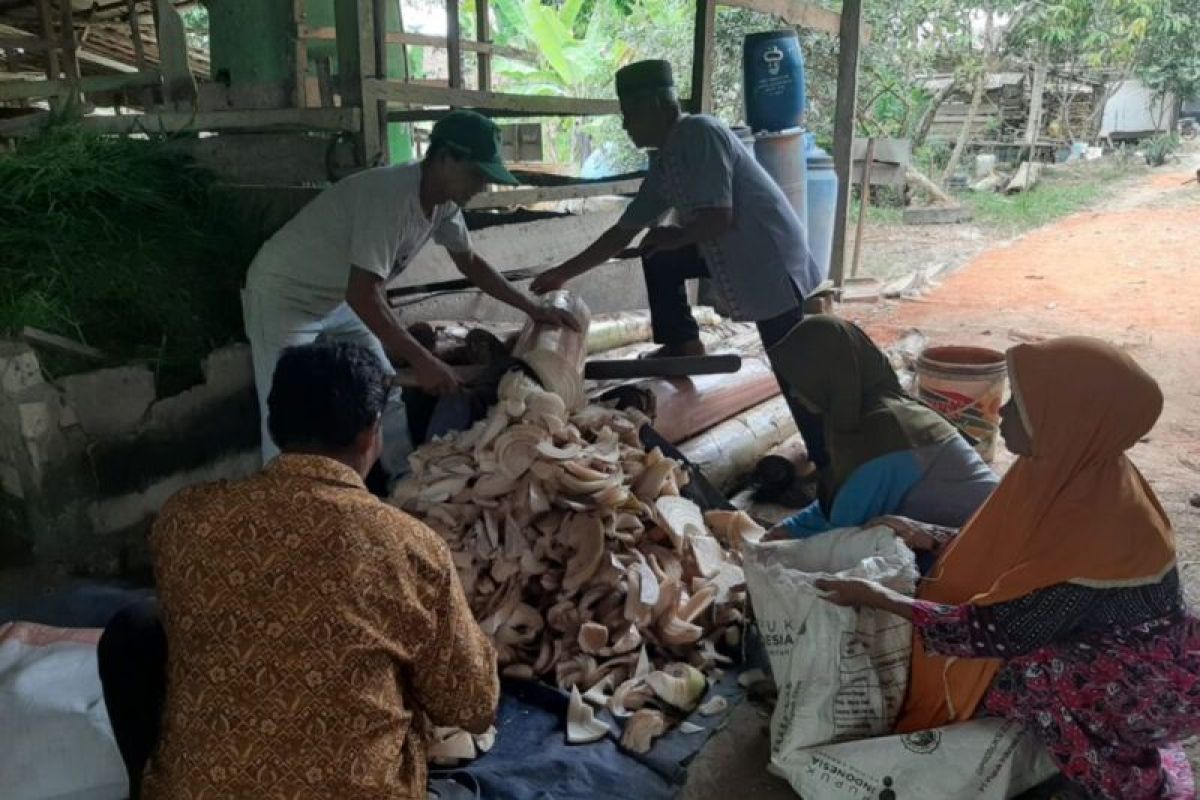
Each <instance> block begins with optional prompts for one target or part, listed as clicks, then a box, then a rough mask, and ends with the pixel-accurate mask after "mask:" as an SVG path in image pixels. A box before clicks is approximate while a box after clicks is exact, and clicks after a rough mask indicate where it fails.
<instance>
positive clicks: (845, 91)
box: [829, 0, 862, 286]
mask: <svg viewBox="0 0 1200 800" xmlns="http://www.w3.org/2000/svg"><path fill="white" fill-rule="evenodd" d="M861 29H862V0H843V2H842V18H841V31H840V33H839V36H838V39H839V41H838V80H837V102H836V104H835V107H834V116H833V120H834V122H833V166H834V170H835V171H836V172H837V178H838V197H837V207H836V208H835V209H834V217H833V252H832V253H831V254H830V258H829V277H830V279H831V280H832V281H833V282H834V285H836V286H841V285H842V284H843V283H844V279H845V266H846V265H845V262H846V216H847V214H848V213H849V211H850V159H851V155H852V150H853V147H854V109H855V105H856V103H857V96H858V47H859V41H860V37H859V34H860V33H861Z"/></svg>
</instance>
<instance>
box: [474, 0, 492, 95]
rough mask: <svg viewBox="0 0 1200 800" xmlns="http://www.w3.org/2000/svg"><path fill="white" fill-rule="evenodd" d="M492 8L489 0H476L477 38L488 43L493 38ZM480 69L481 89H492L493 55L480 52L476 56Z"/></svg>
mask: <svg viewBox="0 0 1200 800" xmlns="http://www.w3.org/2000/svg"><path fill="white" fill-rule="evenodd" d="M490 13H491V8H490V4H489V3H488V0H475V40H476V41H477V42H479V43H480V44H486V43H488V42H491V40H492V20H491V18H490V16H489V15H490ZM475 60H476V63H477V64H478V70H479V90H480V91H482V92H490V91H491V90H492V56H491V54H490V53H479V55H477V56H476V58H475Z"/></svg>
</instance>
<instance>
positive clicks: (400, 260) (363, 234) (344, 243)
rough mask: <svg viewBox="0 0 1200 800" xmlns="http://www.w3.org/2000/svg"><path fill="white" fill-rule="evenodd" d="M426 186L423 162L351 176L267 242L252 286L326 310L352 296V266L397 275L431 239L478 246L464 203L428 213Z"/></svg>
mask: <svg viewBox="0 0 1200 800" xmlns="http://www.w3.org/2000/svg"><path fill="white" fill-rule="evenodd" d="M420 186H421V165H420V163H419V162H412V163H409V164H396V165H393V166H390V167H378V168H376V169H368V170H364V171H362V172H359V173H356V174H354V175H351V176H349V177H347V178H343V179H342V180H340V181H338V182H337V183H335V184H334V185H333V186H331V187H329V188H328V189H326V190H325V191H323V192H321V194H319V195H317V196H316V197H315V198H313V200H312V202H310V203H309V204H308V205H306V206H305V207H304V208H302V209H301V210H300V213H298V214H297V215H296V216H295V217H293V218H292V219H291V220H290V221H289V222H288V223H287V224H286V225H284V226H283V227H282V228H280V229H279V230H278V231H277V232H276V233H275V235H274V236H272V237H271V238H270V239H268V240H267V241H266V243H265V244H263V246H262V248H261V249H260V250H259V251H258V255H256V256H255V257H254V262H253V263H252V264H251V265H250V271H249V272H248V273H247V276H246V288H248V289H250V290H252V291H257V292H264V293H267V294H271V295H273V296H275V297H278V298H279V299H281V300H285V301H287V302H288V303H291V304H294V305H295V306H296V307H297V308H298V309H301V310H304V311H307V312H309V313H311V314H313V315H316V316H325V315H326V314H329V313H330V312H332V311H333V310H334V309H335V308H337V307H338V306H339V305H340V304H341V303H343V302H344V301H345V299H346V286H347V284H348V283H349V280H350V267H351V266H355V267H358V268H359V269H364V270H366V271H367V272H370V273H372V274H374V275H378V276H379V277H381V278H383V279H384V280H390V279H391V278H394V277H395V276H396V275H398V274H400V273H401V272H402V271H403V270H404V268H405V267H407V266H408V264H409V262H411V261H412V259H413V257H414V256H415V255H416V254H417V253H418V252H420V250H421V248H422V247H423V246H424V245H425V243H426V242H427V241H429V239H430V238H431V237H432V239H433V240H434V241H435V242H437V243H438V244H440V245H442V246H443V247H445V248H446V249H448V250H450V251H451V252H455V253H463V252H466V251H468V250H470V249H471V238H470V235H469V234H468V233H467V226H466V223H465V222H464V221H463V216H462V211H461V209H459V207H458V206H457V205H456V204H454V203H443V204H442V205H440V206H437V207H436V208H435V209H434V210H433V218H432V219H429V218H427V217H426V216H425V213H424V212H423V211H422V210H421V198H420V191H419V190H420Z"/></svg>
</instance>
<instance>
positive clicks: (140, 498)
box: [88, 450, 261, 534]
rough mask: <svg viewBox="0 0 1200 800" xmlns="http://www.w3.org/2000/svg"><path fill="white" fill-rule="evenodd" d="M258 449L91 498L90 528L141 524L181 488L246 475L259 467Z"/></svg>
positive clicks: (108, 529) (111, 528)
mask: <svg viewBox="0 0 1200 800" xmlns="http://www.w3.org/2000/svg"><path fill="white" fill-rule="evenodd" d="M260 460H261V456H260V454H259V452H258V450H252V451H249V452H242V453H238V454H236V455H232V456H228V457H226V458H223V459H221V460H219V461H215V462H212V463H210V464H207V465H205V466H203V467H200V468H199V469H194V470H189V471H187V472H177V473H175V474H173V475H167V476H164V477H163V478H162V479H160V480H158V481H157V482H155V483H153V484H151V485H150V486H147V487H146V488H145V489H143V490H141V491H136V492H129V493H128V494H123V495H120V496H117V497H112V498H108V499H104V500H96V501H93V502H92V503H91V504H90V506H89V507H88V518H89V519H90V521H91V523H92V529H93V531H95V532H96V533H99V534H111V533H115V532H117V531H121V530H124V529H126V528H130V527H133V526H135V525H138V524H141V523H142V522H144V521H145V520H146V519H147V518H148V517H152V516H154V515H155V514H157V513H158V510H159V509H160V508H162V505H163V503H165V502H167V500H169V499H170V498H171V496H172V495H173V494H175V493H176V492H178V491H179V490H180V489H185V488H187V487H189V486H195V485H196V484H198V483H207V482H210V481H216V480H232V479H237V478H245V477H247V476H250V475H253V474H254V473H255V472H257V471H258V470H259V462H260Z"/></svg>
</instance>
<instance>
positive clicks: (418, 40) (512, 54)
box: [301, 27, 537, 63]
mask: <svg viewBox="0 0 1200 800" xmlns="http://www.w3.org/2000/svg"><path fill="white" fill-rule="evenodd" d="M301 35H302V36H303V37H304V38H306V39H317V40H331V39H336V38H337V36H336V34H335V29H334V28H309V27H305V28H304V29H303V30H302V31H301ZM387 43H388V44H403V45H411V46H415V47H438V48H441V49H446V48H447V47H448V45H447V43H446V37H445V36H429V35H428V34H424V33H404V32H397V31H390V32H388V35H387ZM459 45H460V46H461V47H462V49H463V50H467V51H470V52H472V53H486V54H488V55H492V56H495V57H497V58H511V59H513V60H515V61H528V62H531V63H532V62H536V61H537V54H536V53H531V52H529V51H528V50H519V49H517V48H515V47H502V46H500V45H496V44H492V43H491V42H472V41H468V40H462V41H460V42H459Z"/></svg>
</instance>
